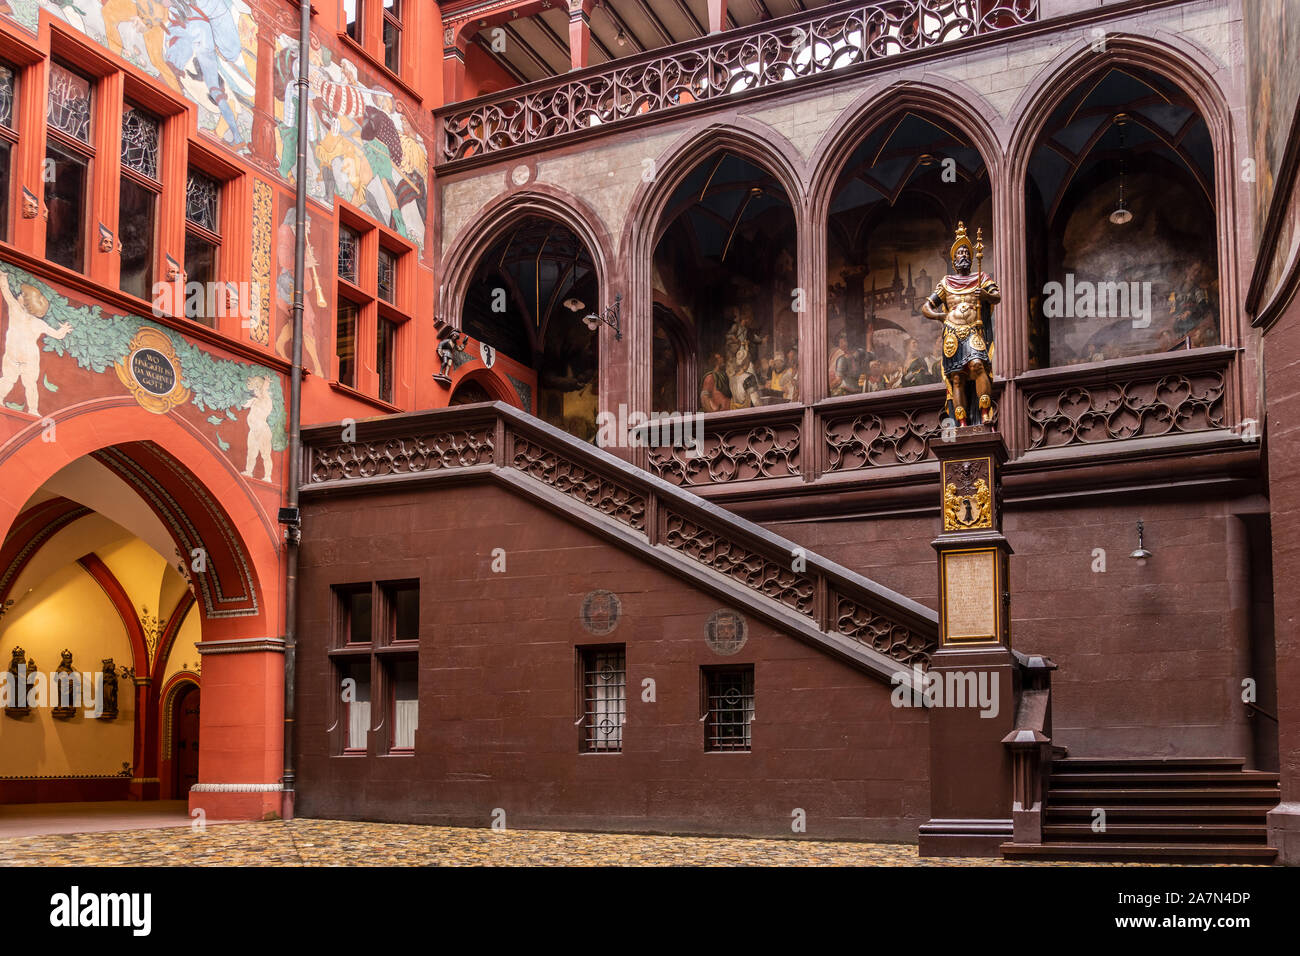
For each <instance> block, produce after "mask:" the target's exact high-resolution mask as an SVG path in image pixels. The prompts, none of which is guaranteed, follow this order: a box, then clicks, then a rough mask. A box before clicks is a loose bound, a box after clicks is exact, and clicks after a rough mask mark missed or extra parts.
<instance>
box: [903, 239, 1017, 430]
mask: <svg viewBox="0 0 1300 956" xmlns="http://www.w3.org/2000/svg"><path fill="white" fill-rule="evenodd" d="M951 257H952V268H953V272H954V273H955V274H954V275H947V276H944V277H943V278H942V279H940V280H939V284H938V286H936V287H935V290H934V291H933V292H932V293H930V297H929V298H928V299H926V300H925V302H924V303H922V305H921V314H922V315H924V316H925V317H926V318H930V319H938V320H940V321H941V322H943V377H944V379H946V380H947V382H948V399H947V404H946V405H945V407H944V414H945V415H946V416H949V417H951V418H953V419H954V420H956V422H957V427H958V428H961V427H963V426H965V425H969V424H972V423H973V422H974V421H975V420H976V416H978V421H979V423H980V424H982V425H989V424H992V422H993V360H992V358H991V353H992V352H993V306H994V305H996V304H997V303H998V302H1001V301H1002V293H1001V291H999V290H998V286H997V283H996V282H994V281H993V277H992V276H990V275H987V274H986V273H984V272H982V271H981V270H980V268H979V266H980V264H981V262H982V260H983V258H984V242H983V240H982V236H981V231H980V230H978V229H977V230H976V231H975V242H974V244H972V243H971V241H970V239H969V238H968V237H967V235H966V226H965V224H964V223H960V222H959V223H957V239H956V241H955V242H954V243H953V244H952V250H951ZM972 261H974V262H975V264H976V268H975V274H974V275H972V274H971V264H972Z"/></svg>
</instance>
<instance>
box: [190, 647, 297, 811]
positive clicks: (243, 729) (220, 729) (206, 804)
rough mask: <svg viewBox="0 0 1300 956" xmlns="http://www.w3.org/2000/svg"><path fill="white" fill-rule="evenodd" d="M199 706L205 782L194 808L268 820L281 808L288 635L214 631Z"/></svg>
mask: <svg viewBox="0 0 1300 956" xmlns="http://www.w3.org/2000/svg"><path fill="white" fill-rule="evenodd" d="M212 623H214V622H211V621H205V622H204V627H205V632H204V640H203V641H201V642H200V643H199V644H198V650H199V653H200V654H201V655H202V657H203V706H202V708H201V710H200V712H199V744H200V748H199V782H198V783H197V784H195V785H194V787H193V788H191V790H190V812H191V813H193V812H194V811H195V810H196V809H201V810H203V812H204V814H205V819H206V820H208V821H216V820H261V819H266V818H268V817H272V816H278V815H279V813H280V789H281V788H280V778H281V776H282V775H283V773H284V641H283V640H282V639H281V638H278V637H263V638H259V637H222V636H220V634H219V629H218V628H213V629H212V630H215V631H218V635H216V636H214V637H213V638H211V639H209V638H208V627H209V625H210V624H212Z"/></svg>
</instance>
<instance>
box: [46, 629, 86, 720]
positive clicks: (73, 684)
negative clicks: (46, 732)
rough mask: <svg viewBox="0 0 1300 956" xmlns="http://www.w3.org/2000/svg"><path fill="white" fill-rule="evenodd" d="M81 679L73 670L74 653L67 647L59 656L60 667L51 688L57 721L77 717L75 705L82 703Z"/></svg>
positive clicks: (56, 671) (56, 669) (55, 671)
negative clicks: (79, 682)
mask: <svg viewBox="0 0 1300 956" xmlns="http://www.w3.org/2000/svg"><path fill="white" fill-rule="evenodd" d="M80 679H81V678H80V676H79V675H78V674H77V672H76V671H75V670H73V668H72V651H70V650H68V649H67V648H66V647H65V648H64V649H63V653H61V654H60V655H59V666H58V667H56V668H55V669H54V680H53V681H51V686H50V697H51V698H52V701H51V703H53V704H54V710H53V714H54V719H55V720H69V719H71V718H72V717H73V716H75V715H76V713H77V708H76V707H75V706H74V705H75V704H79V703H81V687H80V686H78V685H77V682H78V681H79V680H80Z"/></svg>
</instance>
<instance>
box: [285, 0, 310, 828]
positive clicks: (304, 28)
mask: <svg viewBox="0 0 1300 956" xmlns="http://www.w3.org/2000/svg"><path fill="white" fill-rule="evenodd" d="M299 10H300V12H301V21H302V22H301V25H300V28H299V37H298V116H297V120H298V169H297V182H296V183H295V187H296V188H295V195H294V228H295V229H296V230H297V235H296V236H295V237H294V248H293V367H292V368H291V369H290V370H289V490H288V493H287V494H286V496H285V499H286V502H285V511H286V514H284V515H282V518H284V519H285V520H284V522H283V523H284V524H285V526H286V527H285V542H286V544H287V546H288V554H287V555H286V562H285V575H284V776H283V778H282V779H281V784H282V785H283V790H282V792H281V794H280V816H281V817H282V818H283V819H285V820H292V819H293V801H294V777H295V773H294V766H293V742H294V741H293V738H294V734H293V725H294V686H295V677H296V673H295V665H296V655H297V648H298V645H297V626H298V544H299V541H300V540H301V537H302V526H301V521H300V518H299V512H298V483H299V480H300V477H301V474H300V473H301V469H302V310H303V281H304V276H305V274H306V271H307V269H306V263H307V109H308V82H307V80H308V71H309V70H310V68H311V65H310V62H309V59H308V56H309V53H310V38H311V2H310V0H301V2H300V3H299Z"/></svg>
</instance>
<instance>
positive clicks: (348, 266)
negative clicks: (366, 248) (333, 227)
mask: <svg viewBox="0 0 1300 956" xmlns="http://www.w3.org/2000/svg"><path fill="white" fill-rule="evenodd" d="M357 239H358V237H357V234H356V233H355V232H353V231H352V230H351V229H349V228H348V227H347V226H339V269H338V272H339V278H340V279H347V280H348V281H349V282H351V283H352V284H353V285H355V284H356V281H357Z"/></svg>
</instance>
